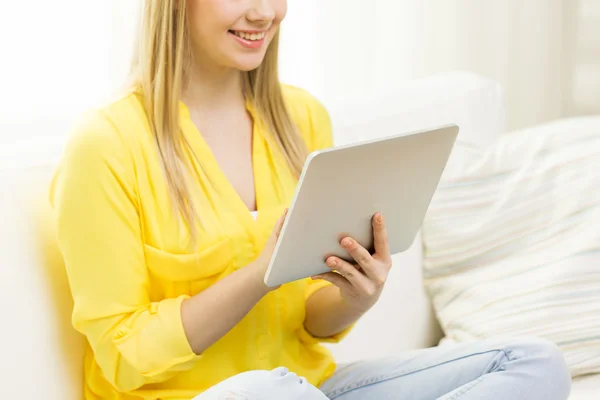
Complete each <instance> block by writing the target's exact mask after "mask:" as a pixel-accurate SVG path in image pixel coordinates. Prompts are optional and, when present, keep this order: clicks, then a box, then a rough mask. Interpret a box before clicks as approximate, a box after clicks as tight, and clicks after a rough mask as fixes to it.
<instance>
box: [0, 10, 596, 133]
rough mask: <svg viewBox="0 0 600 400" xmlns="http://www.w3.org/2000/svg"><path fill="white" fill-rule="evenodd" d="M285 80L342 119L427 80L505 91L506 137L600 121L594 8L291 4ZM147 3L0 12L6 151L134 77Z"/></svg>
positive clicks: (0, 102) (0, 112)
mask: <svg viewBox="0 0 600 400" xmlns="http://www.w3.org/2000/svg"><path fill="white" fill-rule="evenodd" d="M288 2H289V14H288V19H287V20H286V21H285V23H284V26H283V33H282V39H283V40H282V49H281V76H282V79H283V80H284V81H287V82H290V83H293V84H297V85H299V86H302V87H305V88H307V89H309V90H310V91H312V92H314V93H315V94H316V95H317V96H318V97H319V98H321V99H322V100H323V101H324V102H325V103H326V104H327V105H329V106H332V107H338V106H339V105H340V104H343V102H344V99H345V97H347V96H364V95H368V94H372V93H374V92H381V91H384V90H388V89H389V88H391V87H394V86H396V85H399V84H400V83H401V82H403V81H405V80H407V79H412V78H415V77H422V76H425V75H428V74H431V73H435V72H440V71H447V70H453V69H469V70H472V71H474V72H476V73H479V74H481V75H483V76H486V77H488V78H490V79H494V80H497V81H499V82H500V83H501V84H502V85H503V87H504V89H505V93H506V98H507V101H508V107H507V111H508V123H507V125H508V128H509V129H514V128H519V127H524V126H528V125H533V124H536V123H539V122H544V121H547V120H550V119H554V118H558V117H560V116H563V115H570V114H579V113H592V112H600V94H599V93H600V44H599V43H600V42H598V38H599V37H600V31H599V30H598V28H597V27H598V26H600V23H599V21H600V7H599V5H598V1H597V0H528V1H522V0H502V1H498V0H422V1H414V0H369V1H364V0H288ZM139 4H140V0H127V1H123V0H103V1H81V0H53V1H45V0H30V1H5V2H2V4H1V5H0V48H2V50H3V59H2V62H1V63H0V144H2V143H8V142H14V141H15V140H30V139H34V140H36V141H38V140H39V138H40V137H42V138H44V137H48V136H52V135H63V134H64V133H65V132H66V130H67V128H68V126H69V121H71V118H72V117H73V116H74V115H76V114H77V113H78V112H80V111H81V110H83V109H85V108H86V107H89V106H90V105H92V104H94V103H95V102H97V101H98V99H101V98H103V97H104V96H106V95H107V94H108V93H110V91H111V90H112V89H114V87H115V86H116V85H117V84H118V83H120V82H121V79H122V77H123V75H124V74H125V72H126V70H127V65H128V62H129V51H130V48H131V34H132V33H133V30H134V28H135V26H136V20H135V13H134V11H135V10H136V8H137V7H138V5H139Z"/></svg>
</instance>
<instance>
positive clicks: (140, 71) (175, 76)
mask: <svg viewBox="0 0 600 400" xmlns="http://www.w3.org/2000/svg"><path fill="white" fill-rule="evenodd" d="M141 16H142V19H141V21H140V23H141V24H140V29H139V30H138V37H137V42H136V49H135V50H136V51H135V55H134V59H133V62H132V69H131V81H130V82H131V85H133V86H134V87H136V88H138V89H139V90H140V91H141V93H142V97H143V105H144V108H145V110H146V113H147V116H148V120H149V122H150V127H151V129H152V132H153V134H154V138H155V140H156V145H157V147H158V151H159V154H160V159H161V163H162V167H163V170H164V173H165V177H166V180H167V184H168V187H169V191H170V193H171V198H172V199H173V201H174V205H175V208H176V210H177V211H179V212H181V213H182V215H183V217H184V220H185V222H186V223H187V224H188V225H189V226H190V228H191V229H192V231H193V226H194V224H193V222H194V220H195V219H196V218H197V217H198V214H197V212H196V209H195V207H194V204H193V203H192V202H191V201H190V200H188V199H190V196H189V184H188V182H187V179H186V176H187V166H186V165H185V164H184V162H183V160H184V157H183V153H184V151H183V149H184V146H185V145H186V143H185V141H184V138H183V134H182V132H181V128H180V125H179V118H180V115H179V112H180V105H179V102H180V100H181V94H182V89H183V87H184V85H185V80H186V77H187V76H188V71H189V69H190V68H191V67H192V63H191V58H192V57H191V54H192V52H191V41H190V38H189V21H188V19H187V7H186V0H144V9H143V11H142V14H141ZM278 43H279V34H277V35H276V36H275V37H274V38H273V40H272V42H271V44H270V46H269V48H268V50H267V53H266V56H265V59H264V61H263V63H262V64H261V65H260V66H259V67H258V68H257V69H256V70H253V71H250V72H244V73H243V90H244V95H245V97H246V99H247V100H248V101H249V102H250V103H251V104H252V105H253V107H254V109H255V111H256V113H257V115H258V117H259V118H260V120H261V122H262V123H263V124H264V125H265V127H266V129H267V130H268V132H269V133H270V134H271V135H272V137H273V139H274V141H275V143H276V144H277V145H278V147H279V148H280V150H281V152H282V154H283V156H284V158H285V160H286V161H287V164H288V166H289V168H290V169H291V171H292V172H293V173H294V174H295V175H296V176H299V174H300V172H301V171H302V167H303V165H304V161H305V159H306V156H307V153H308V151H307V149H306V146H305V144H304V142H303V140H302V137H301V135H300V134H299V133H298V130H297V127H296V125H295V124H294V122H293V121H292V119H291V117H290V115H289V113H288V111H287V109H286V106H285V103H284V99H283V94H282V91H281V86H280V83H279V78H278V61H277V56H278Z"/></svg>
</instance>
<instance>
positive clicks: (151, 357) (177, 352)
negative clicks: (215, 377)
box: [113, 296, 201, 378]
mask: <svg viewBox="0 0 600 400" xmlns="http://www.w3.org/2000/svg"><path fill="white" fill-rule="evenodd" d="M186 298H188V297H186V296H181V297H178V298H175V299H168V300H163V301H161V302H159V303H152V304H151V305H150V307H149V308H147V309H144V310H141V311H140V312H138V313H136V315H135V316H134V317H133V318H132V319H130V320H129V321H128V322H126V323H125V324H123V326H120V327H119V328H118V329H117V330H116V333H115V335H114V337H113V341H114V343H115V345H116V346H117V348H118V350H119V352H120V353H121V355H122V356H123V358H124V359H125V360H127V362H128V363H129V364H131V365H132V366H133V367H134V368H135V369H136V370H137V371H138V372H139V373H140V374H141V375H142V376H144V377H146V378H154V377H159V376H160V375H162V374H164V373H167V372H178V371H187V370H189V369H191V368H193V367H194V365H195V364H196V362H197V361H198V360H199V359H200V357H201V356H198V355H197V354H196V353H194V351H193V350H192V348H191V347H190V344H189V341H188V339H187V336H186V334H185V330H184V328H183V322H182V320H181V303H182V302H183V301H184V300H185V299H186Z"/></svg>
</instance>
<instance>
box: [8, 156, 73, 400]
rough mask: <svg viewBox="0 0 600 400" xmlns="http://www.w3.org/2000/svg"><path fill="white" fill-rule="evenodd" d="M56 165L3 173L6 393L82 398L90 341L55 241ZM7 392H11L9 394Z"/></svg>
mask: <svg viewBox="0 0 600 400" xmlns="http://www.w3.org/2000/svg"><path fill="white" fill-rule="evenodd" d="M53 170H54V167H53V164H43V163H42V164H41V165H29V166H20V167H19V168H10V169H3V170H0V188H1V193H2V196H1V197H0V221H1V223H0V243H1V244H0V282H2V283H1V286H2V289H1V293H2V299H3V301H2V302H1V303H0V308H1V311H0V313H1V315H2V316H3V318H2V319H3V323H2V325H3V329H2V330H0V346H1V350H0V354H2V358H3V362H2V376H3V379H4V380H5V382H6V383H5V385H4V396H5V397H7V398H22V399H36V398H39V399H42V398H43V399H53V400H54V399H56V400H58V399H61V400H75V399H77V400H79V399H81V397H82V393H83V392H82V375H83V373H82V367H83V364H82V360H83V344H84V342H83V340H84V339H83V337H82V336H81V335H80V334H79V333H77V332H76V331H75V330H74V329H73V328H72V326H71V310H72V300H71V295H70V290H69V285H68V282H67V278H66V274H65V270H64V267H63V262H62V257H61V255H60V253H59V251H58V249H57V247H56V244H55V242H54V240H53V227H52V223H51V219H50V209H49V208H50V206H49V202H48V201H47V198H48V195H47V188H48V183H49V181H50V178H51V176H52V173H53ZM7 390H8V393H6V391H7Z"/></svg>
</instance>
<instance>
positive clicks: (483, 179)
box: [422, 117, 600, 376]
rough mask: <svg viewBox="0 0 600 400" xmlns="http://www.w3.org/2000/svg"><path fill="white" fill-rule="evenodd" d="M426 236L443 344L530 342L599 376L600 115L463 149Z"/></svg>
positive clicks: (427, 269) (428, 280)
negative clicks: (499, 339) (553, 347)
mask: <svg viewBox="0 0 600 400" xmlns="http://www.w3.org/2000/svg"><path fill="white" fill-rule="evenodd" d="M422 233H423V242H424V276H425V284H426V287H427V291H428V293H429V295H430V297H431V298H432V300H433V305H434V308H435V310H436V314H437V316H438V318H439V320H440V322H441V325H442V328H443V330H444V332H445V334H446V338H445V341H448V342H462V341H469V340H475V339H481V338H487V337H490V336H495V335H509V336H521V335H535V336H540V337H544V338H547V339H549V340H552V341H554V342H556V343H557V344H558V345H559V346H560V347H561V348H562V349H563V351H564V353H565V357H566V359H567V362H568V364H569V367H570V368H571V372H572V375H573V376H578V375H583V374H590V373H599V372H600V268H599V266H600V117H598V118H581V119H573V120H563V121H559V122H555V123H551V124H548V125H545V126H541V127H538V128H535V129H529V130H524V131H519V132H515V133H512V134H508V135H506V136H504V137H502V138H501V139H500V140H498V142H497V143H496V144H495V145H494V146H492V147H490V148H488V149H482V148H480V147H477V146H473V145H472V144H464V143H461V142H460V141H459V142H458V144H457V147H456V148H455V151H454V154H453V155H452V157H451V161H450V164H449V165H448V167H447V169H446V171H445V173H444V177H443V178H442V183H441V185H440V187H439V189H438V192H437V193H436V195H435V196H434V199H433V202H432V205H431V207H430V209H429V212H428V214H427V216H426V219H425V223H424V226H423V232H422Z"/></svg>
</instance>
